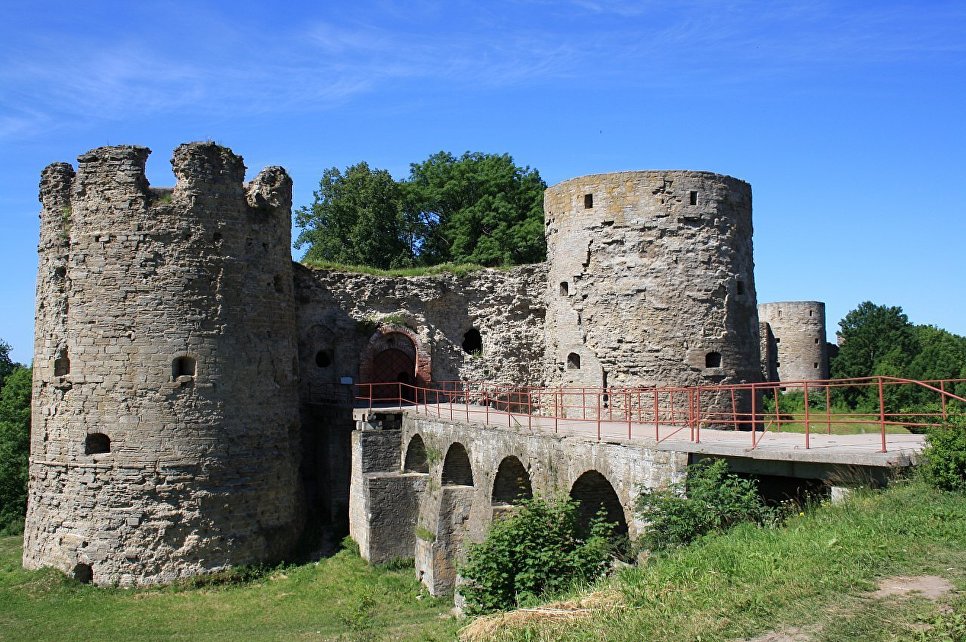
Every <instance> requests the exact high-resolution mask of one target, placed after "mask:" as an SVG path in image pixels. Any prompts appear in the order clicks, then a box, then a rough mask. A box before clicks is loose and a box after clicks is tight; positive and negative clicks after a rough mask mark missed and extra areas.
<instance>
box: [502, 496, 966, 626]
mask: <svg viewBox="0 0 966 642" xmlns="http://www.w3.org/2000/svg"><path fill="white" fill-rule="evenodd" d="M926 574H929V575H939V576H943V577H946V578H947V579H949V580H950V581H952V582H953V584H954V585H955V586H956V587H957V589H958V590H959V591H960V593H959V594H958V595H950V596H947V597H946V598H945V602H946V604H947V608H950V607H951V608H952V610H953V611H952V613H947V614H945V615H943V610H942V609H943V607H942V605H941V604H940V603H937V602H931V601H928V600H925V599H923V598H905V599H900V598H895V597H892V598H885V599H881V600H876V599H872V598H871V597H870V596H869V592H870V591H872V590H873V589H874V588H875V583H876V580H877V579H880V578H883V577H888V576H892V575H926ZM604 586H610V587H612V588H616V589H617V590H618V591H619V592H620V594H621V595H623V597H624V601H625V604H624V605H623V606H619V607H617V608H615V609H613V610H611V611H608V610H606V609H605V610H602V611H599V612H596V613H595V615H594V616H593V617H592V618H590V619H587V620H584V621H578V622H568V623H566V624H554V623H552V622H551V623H547V622H543V621H540V620H539V618H537V619H535V620H534V621H533V622H531V624H529V625H527V626H528V628H519V629H516V630H507V631H506V632H505V633H504V634H503V635H502V636H501V637H499V639H501V640H609V641H611V640H613V641H624V640H626V641H628V642H629V641H632V640H633V641H638V640H669V641H671V640H702V641H710V640H730V639H740V638H743V637H752V636H756V635H761V634H763V633H765V632H768V631H776V630H785V629H794V628H797V629H800V630H803V631H805V632H807V633H809V634H810V636H811V637H810V639H815V640H915V639H919V637H917V636H922V635H924V634H923V633H921V631H920V629H921V628H922V627H923V624H924V623H930V622H936V621H937V620H939V621H942V620H943V618H945V619H946V620H947V624H948V620H950V619H957V618H958V619H957V620H956V621H957V622H959V623H961V622H962V619H963V618H964V617H966V597H964V596H963V594H962V591H963V590H964V589H966V497H964V496H963V495H956V494H952V493H942V492H939V491H935V490H932V489H930V488H928V487H927V486H925V485H924V484H922V483H919V482H906V483H900V484H898V485H897V486H895V487H893V488H891V489H889V490H887V491H883V492H871V491H868V492H861V493H857V494H856V495H855V496H854V497H853V498H852V499H851V500H849V501H847V502H845V503H844V504H841V505H836V506H831V505H822V506H820V507H817V508H814V509H812V510H808V511H806V512H805V513H804V514H800V515H795V516H793V517H792V518H791V519H790V520H789V521H788V522H787V525H786V526H784V527H781V528H758V527H754V526H751V525H745V526H741V527H739V528H737V529H734V530H732V531H730V532H729V533H726V534H724V535H718V536H711V537H708V538H705V539H703V540H701V541H699V542H698V543H696V544H694V545H692V546H690V547H687V548H683V549H678V550H676V551H673V552H671V553H669V554H666V555H662V556H656V557H653V558H651V559H650V560H649V561H648V562H647V563H646V564H644V565H643V566H640V567H637V568H632V569H629V570H626V571H624V572H622V573H621V574H619V575H618V576H617V577H614V578H611V579H609V580H606V581H605V582H604ZM597 588H601V587H597ZM922 639H935V640H940V639H947V638H942V637H932V638H930V637H923V638H922ZM948 639H959V640H962V639H963V638H948Z"/></svg>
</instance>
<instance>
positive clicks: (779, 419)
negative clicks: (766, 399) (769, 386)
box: [775, 386, 782, 432]
mask: <svg viewBox="0 0 966 642" xmlns="http://www.w3.org/2000/svg"><path fill="white" fill-rule="evenodd" d="M778 397H779V391H778V386H775V427H776V428H777V429H778V432H781V431H782V416H781V413H780V412H779V410H778V405H779V404H778Z"/></svg>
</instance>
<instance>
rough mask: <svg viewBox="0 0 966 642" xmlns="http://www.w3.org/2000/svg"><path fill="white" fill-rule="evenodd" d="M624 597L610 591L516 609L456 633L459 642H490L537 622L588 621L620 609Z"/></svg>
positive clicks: (477, 621)
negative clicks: (504, 632) (507, 632)
mask: <svg viewBox="0 0 966 642" xmlns="http://www.w3.org/2000/svg"><path fill="white" fill-rule="evenodd" d="M624 604H625V602H624V596H623V595H622V594H621V593H620V592H618V591H613V590H605V591H598V592H596V593H590V594H589V595H585V596H584V597H582V598H580V599H576V600H567V601H561V602H553V603H551V604H547V605H546V606H542V607H539V608H533V609H517V610H516V611H510V612H508V613H494V614H493V615H487V616H484V617H480V618H477V619H476V620H474V621H473V622H471V623H470V624H469V625H467V626H465V627H463V629H461V630H460V634H459V636H460V637H459V639H460V641H461V642H481V641H483V640H489V639H491V638H493V637H494V636H495V635H496V634H497V633H498V632H500V631H504V630H506V629H522V628H524V627H526V626H527V625H529V624H534V623H537V622H544V623H546V622H572V621H575V620H582V619H585V618H589V617H591V616H592V615H594V614H595V613H601V612H604V611H610V610H614V609H617V608H620V607H622V606H624Z"/></svg>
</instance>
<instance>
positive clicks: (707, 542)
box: [0, 481, 966, 642]
mask: <svg viewBox="0 0 966 642" xmlns="http://www.w3.org/2000/svg"><path fill="white" fill-rule="evenodd" d="M927 574H928V575H939V576H943V577H946V578H947V579H949V580H950V581H951V582H952V583H953V584H954V585H955V586H956V587H957V589H958V590H959V593H957V594H950V595H948V596H946V597H944V598H942V599H941V600H940V601H939V602H933V601H929V600H926V599H924V598H921V597H905V598H898V597H889V598H884V599H873V598H872V597H871V596H870V591H872V590H873V589H874V588H875V585H876V581H877V580H878V579H881V578H884V577H889V576H893V575H913V576H915V575H927ZM605 587H606V588H611V589H612V590H615V591H617V593H618V594H619V595H620V596H622V598H623V599H622V604H620V605H619V606H618V607H616V608H614V609H611V610H608V609H604V610H601V611H598V612H595V615H594V616H593V617H592V618H590V619H587V620H582V621H573V620H568V621H567V622H565V623H563V624H553V623H546V622H544V621H542V620H540V618H539V617H535V618H533V619H532V620H530V624H529V625H528V627H529V628H519V629H512V630H511V629H505V630H504V631H503V633H502V634H501V637H499V638H498V639H501V640H530V641H532V640H609V641H615V642H620V641H628V642H630V641H634V642H637V641H639V640H668V641H675V640H682V641H683V640H689V641H693V640H702V641H704V642H708V641H715V640H733V639H741V638H742V637H752V636H756V635H761V634H763V633H765V632H768V631H782V630H796V629H797V630H801V631H803V632H805V633H806V634H808V635H809V636H810V639H814V640H825V641H843V642H844V641H845V640H923V641H924V642H925V641H929V642H935V641H938V640H954V641H957V640H958V641H962V640H964V639H966V496H963V495H962V494H954V493H942V492H939V491H936V490H933V489H931V488H929V487H927V486H925V485H924V484H922V483H920V482H918V481H909V482H899V483H897V484H896V485H895V486H893V487H892V488H890V489H888V490H885V491H881V492H873V491H863V492H858V493H856V494H855V495H854V496H853V497H852V498H851V499H850V500H849V501H847V502H845V503H843V504H840V505H835V506H832V505H827V504H826V505H821V506H817V507H814V508H812V509H809V510H806V511H804V513H802V514H795V515H794V516H792V517H791V518H790V519H789V520H788V521H787V523H786V524H785V525H784V526H782V527H778V528H757V527H753V526H750V525H745V526H741V527H739V528H736V529H734V530H732V531H730V532H728V533H726V534H723V535H717V536H710V537H706V538H704V539H702V540H700V541H699V542H697V543H696V544H694V545H692V546H689V547H686V548H682V549H677V550H673V551H671V552H669V553H667V554H663V555H660V556H654V557H652V558H651V559H649V560H648V561H647V562H646V563H644V564H643V565H642V566H639V567H637V568H631V569H627V570H625V571H623V572H621V573H619V574H618V575H616V576H614V577H612V578H609V579H607V580H605V581H604V582H603V583H602V585H601V586H598V587H595V588H597V589H599V588H605ZM418 598H421V599H418ZM449 608H450V604H449V602H448V601H447V600H434V599H431V598H429V597H427V596H426V595H425V593H424V592H423V591H422V590H421V589H420V588H419V586H418V584H417V583H416V581H415V579H414V578H413V572H412V570H411V569H410V568H405V569H402V570H391V569H388V568H372V567H369V566H368V565H366V564H365V563H364V562H363V561H362V560H361V559H359V558H358V557H357V556H355V555H353V554H351V553H349V552H348V551H343V552H341V553H339V554H338V555H336V556H334V557H332V558H330V559H327V560H323V561H321V562H319V563H318V564H307V565H302V566H292V567H286V568H280V569H276V570H273V571H268V572H265V573H261V574H257V575H255V576H254V577H253V579H248V580H245V581H241V582H239V583H237V584H232V583H227V584H222V585H210V586H202V587H191V586H189V585H187V584H181V585H176V586H171V587H163V588H153V589H137V590H124V589H111V588H95V587H91V586H84V585H81V584H78V583H77V582H74V581H73V580H69V579H67V578H66V577H65V576H64V575H62V574H61V573H58V572H56V571H52V570H42V571H24V570H23V569H22V568H21V567H20V540H19V538H17V537H6V538H0V639H3V640H31V641H37V640H112V639H114V640H197V639H202V640H206V641H207V640H212V641H216V640H347V641H348V640H360V641H361V640H393V641H396V640H399V641H404V640H452V639H453V638H454V637H455V635H456V631H457V629H458V627H459V626H460V625H461V624H465V621H464V622H460V621H457V620H453V619H449V618H446V617H441V616H443V614H445V613H446V612H447V611H448V609H449ZM927 626H935V627H936V628H934V629H932V632H930V631H929V630H926V627H927ZM939 629H942V630H945V631H947V632H951V633H949V634H948V635H947V636H946V637H942V636H940V635H939V634H938V633H936V631H938V630H939Z"/></svg>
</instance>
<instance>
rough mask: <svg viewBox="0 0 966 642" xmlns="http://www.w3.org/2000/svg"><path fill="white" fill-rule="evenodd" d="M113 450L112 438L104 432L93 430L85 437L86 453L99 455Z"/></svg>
mask: <svg viewBox="0 0 966 642" xmlns="http://www.w3.org/2000/svg"><path fill="white" fill-rule="evenodd" d="M109 452H111V438H110V437H108V436H107V435H105V434H104V433H102V432H92V433H91V434H89V435H87V437H85V438H84V454H85V455H98V454H101V453H109Z"/></svg>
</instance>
